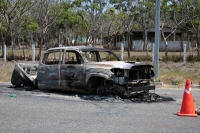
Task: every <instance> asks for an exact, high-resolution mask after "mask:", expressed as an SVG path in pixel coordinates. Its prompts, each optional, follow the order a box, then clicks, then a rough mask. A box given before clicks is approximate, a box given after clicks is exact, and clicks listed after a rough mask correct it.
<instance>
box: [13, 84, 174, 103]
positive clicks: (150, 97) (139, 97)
mask: <svg viewBox="0 0 200 133" xmlns="http://www.w3.org/2000/svg"><path fill="white" fill-rule="evenodd" d="M12 88H14V89H15V90H17V91H20V90H21V91H30V92H31V93H32V94H34V93H35V94H38V93H41V94H42V93H44V94H46V95H48V96H50V95H54V94H56V95H60V96H68V97H71V98H73V97H76V98H77V97H79V98H80V99H82V100H90V101H99V102H148V103H150V102H170V101H176V100H174V99H173V98H171V97H166V96H160V95H158V94H156V93H155V92H153V93H138V94H135V95H134V96H132V97H129V98H124V99H122V98H120V97H119V96H117V95H107V96H98V95H92V94H83V93H73V92H66V91H57V90H48V91H40V90H38V89H36V88H33V87H29V86H22V87H13V86H12Z"/></svg>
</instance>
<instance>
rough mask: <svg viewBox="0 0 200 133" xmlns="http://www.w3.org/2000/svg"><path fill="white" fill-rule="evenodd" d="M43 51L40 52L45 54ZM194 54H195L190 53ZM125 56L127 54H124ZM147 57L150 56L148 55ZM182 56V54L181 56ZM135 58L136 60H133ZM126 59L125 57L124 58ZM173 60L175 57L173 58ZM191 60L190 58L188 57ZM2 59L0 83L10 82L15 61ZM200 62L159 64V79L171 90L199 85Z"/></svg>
mask: <svg viewBox="0 0 200 133" xmlns="http://www.w3.org/2000/svg"><path fill="white" fill-rule="evenodd" d="M45 51H46V50H43V51H42V52H45ZM24 52H25V55H26V56H31V49H24ZM7 53H11V50H10V49H8V52H7ZM22 53H23V50H22V49H17V50H15V52H14V54H15V55H22ZM116 53H117V55H120V53H119V51H117V52H116ZM37 54H38V50H36V55H37ZM190 54H191V55H192V54H195V53H190ZM0 55H1V50H0ZM125 55H127V53H125ZM149 55H151V54H150V53H149ZM159 55H160V57H162V56H164V52H160V53H159ZM169 55H170V56H172V55H180V52H173V53H172V52H171V53H169ZM182 55H183V54H182ZM131 56H132V58H133V59H132V60H138V61H139V59H142V57H144V56H146V52H131ZM135 57H137V58H135ZM125 58H126V57H125ZM174 58H175V57H174ZM190 58H191V57H190ZM2 60H3V59H2V58H0V82H10V79H11V75H12V72H13V69H14V65H15V63H16V62H15V61H9V62H6V63H5V62H3V61H2ZM142 60H144V61H145V62H147V63H150V64H153V62H152V61H151V57H148V58H145V57H144V58H143V59H142ZM17 62H27V61H18V60H17ZM199 68H200V62H190V63H189V62H186V63H183V62H169V61H168V62H163V61H160V62H159V79H158V80H160V81H161V82H163V83H164V84H165V85H166V87H172V88H177V87H180V88H184V86H185V81H186V79H190V80H191V82H192V83H193V84H200V77H199V75H200V69H199Z"/></svg>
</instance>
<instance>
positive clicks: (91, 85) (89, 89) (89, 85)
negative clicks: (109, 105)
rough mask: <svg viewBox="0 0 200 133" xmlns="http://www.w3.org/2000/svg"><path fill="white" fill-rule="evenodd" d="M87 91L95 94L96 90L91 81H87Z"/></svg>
mask: <svg viewBox="0 0 200 133" xmlns="http://www.w3.org/2000/svg"><path fill="white" fill-rule="evenodd" d="M87 91H88V92H90V93H92V94H96V93H97V89H96V88H95V86H94V82H92V80H89V81H88V83H87Z"/></svg>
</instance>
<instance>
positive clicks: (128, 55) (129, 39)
mask: <svg viewBox="0 0 200 133" xmlns="http://www.w3.org/2000/svg"><path fill="white" fill-rule="evenodd" d="M127 34H128V48H127V50H128V59H129V58H130V45H131V44H130V32H128V33H127Z"/></svg>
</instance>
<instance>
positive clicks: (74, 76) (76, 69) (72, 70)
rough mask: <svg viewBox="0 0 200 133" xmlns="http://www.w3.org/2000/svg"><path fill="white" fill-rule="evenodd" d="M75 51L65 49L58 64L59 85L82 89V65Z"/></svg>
mask: <svg viewBox="0 0 200 133" xmlns="http://www.w3.org/2000/svg"><path fill="white" fill-rule="evenodd" d="M81 62H82V61H81V56H80V55H79V53H78V52H76V51H66V52H65V54H64V58H63V64H61V66H60V86H61V88H62V89H67V90H72V89H83V85H84V83H83V76H84V75H83V74H84V66H83V64H81Z"/></svg>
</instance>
